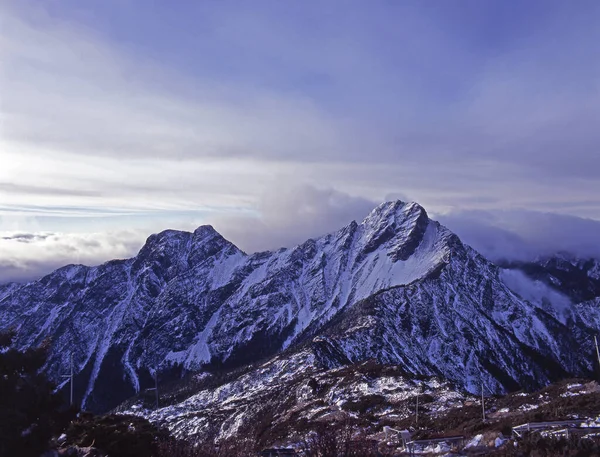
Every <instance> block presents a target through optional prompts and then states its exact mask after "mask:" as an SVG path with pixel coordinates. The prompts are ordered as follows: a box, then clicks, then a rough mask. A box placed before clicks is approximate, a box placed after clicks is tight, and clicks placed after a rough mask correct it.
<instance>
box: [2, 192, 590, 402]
mask: <svg viewBox="0 0 600 457" xmlns="http://www.w3.org/2000/svg"><path fill="white" fill-rule="evenodd" d="M499 273H500V270H499V268H497V267H496V266H495V265H493V264H491V263H490V262H488V261H487V260H486V259H485V258H483V257H482V256H481V255H479V254H478V253H477V252H475V251H474V250H473V249H471V248H470V247H468V246H466V245H464V244H463V243H462V242H461V241H460V239H459V238H458V237H457V236H456V235H455V234H453V233H452V232H450V231H449V230H448V229H446V228H445V227H443V226H442V225H440V224H439V223H437V222H435V221H432V220H431V219H429V217H428V215H427V213H426V211H425V209H423V208H422V207H421V206H420V205H418V204H416V203H404V202H400V201H395V202H388V203H383V204H381V205H379V206H378V207H377V208H375V209H374V210H373V211H372V212H371V213H370V214H369V215H368V216H367V217H366V218H365V219H364V220H363V221H362V222H361V223H356V222H352V223H350V224H349V225H347V226H346V227H343V228H342V229H340V230H338V231H337V232H334V233H331V234H328V235H325V236H322V237H320V238H317V239H309V240H307V241H306V242H304V243H303V244H301V245H298V246H296V247H294V248H291V249H281V250H278V251H275V252H261V253H256V254H252V255H247V254H245V253H244V252H242V251H241V250H239V249H238V248H237V247H236V246H235V245H233V244H232V243H230V242H229V241H227V240H225V239H224V238H223V237H222V236H221V235H220V234H219V233H217V232H216V231H215V230H214V229H213V228H212V227H211V226H202V227H199V228H198V229H197V230H196V231H195V232H194V233H188V232H180V231H174V230H167V231H164V232H161V233H159V234H157V235H152V236H150V237H149V238H148V240H147V242H146V244H145V245H144V246H143V247H142V249H141V250H140V252H139V253H138V255H137V256H136V257H134V258H132V259H127V260H114V261H110V262H107V263H105V264H103V265H100V266H97V267H85V266H80V265H78V266H75V265H71V266H66V267H63V268H61V269H58V270H56V271H55V272H53V273H51V274H50V275H48V276H46V277H44V278H42V279H40V280H39V281H34V282H31V283H29V284H26V285H22V286H11V288H9V289H6V290H4V291H3V292H2V293H1V294H0V311H1V316H0V328H1V329H8V328H16V329H17V332H18V333H17V342H16V344H17V346H18V347H21V348H26V347H31V346H35V345H38V344H40V343H41V342H42V341H44V340H45V339H46V338H51V340H52V347H51V353H50V357H49V359H48V363H47V366H46V367H45V369H46V371H47V372H48V373H49V374H50V376H52V377H54V378H55V379H57V380H58V379H60V375H61V374H63V373H64V372H65V370H66V369H67V366H68V361H69V358H70V354H71V353H72V354H73V360H74V365H75V372H76V373H77V377H76V380H75V386H76V396H77V398H78V399H79V400H80V401H81V403H82V405H83V406H84V407H85V408H87V409H91V410H96V411H105V410H107V409H109V408H112V407H114V406H116V405H117V404H119V403H120V402H121V401H123V400H124V399H126V398H128V397H129V396H131V395H133V394H135V393H136V392H139V391H140V390H141V389H144V388H145V387H149V386H150V385H152V378H151V376H152V373H154V371H155V370H159V371H162V372H173V371H181V370H186V371H201V370H205V369H211V370H218V369H223V368H234V367H238V366H242V365H246V364H249V363H253V362H256V361H259V360H264V359H267V358H269V357H273V356H276V355H278V354H282V351H285V354H294V353H298V351H304V352H303V354H306V351H309V352H310V354H311V356H310V357H308V358H306V360H311V362H310V363H315V364H319V365H320V366H325V367H335V366H340V365H344V364H348V363H353V362H359V361H363V360H367V359H377V360H378V361H379V362H381V363H393V364H400V365H402V366H403V367H404V368H405V370H406V372H407V373H410V374H413V375H438V376H441V377H443V378H445V379H448V380H449V381H451V382H453V383H455V384H456V385H458V386H460V387H462V388H464V389H466V390H469V391H471V392H476V391H478V389H480V388H481V382H483V383H484V384H485V386H486V388H487V389H488V390H489V391H490V392H502V391H506V390H511V389H517V388H520V387H537V386H540V385H543V384H545V383H548V382H550V381H551V380H553V379H557V378H560V377H562V376H567V375H583V374H587V373H589V372H590V371H592V369H593V365H592V357H591V353H590V354H588V353H586V351H588V345H587V342H588V341H589V338H591V335H592V333H593V332H596V331H597V330H598V323H600V313H599V311H598V307H597V306H596V304H595V303H593V302H586V303H582V304H576V305H573V307H572V308H570V309H568V310H567V311H566V312H565V310H562V311H561V312H560V313H559V312H558V311H557V310H555V309H554V308H552V306H550V305H548V304H547V303H531V302H529V301H527V300H525V299H523V298H521V297H519V296H518V295H516V294H515V293H514V292H512V291H511V290H510V289H509V288H508V287H507V286H506V285H505V284H504V283H503V282H502V279H501V276H500V274H499ZM565 313H566V314H565ZM290 357H292V355H290ZM303 360H304V359H303Z"/></svg>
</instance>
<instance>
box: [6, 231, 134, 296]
mask: <svg viewBox="0 0 600 457" xmlns="http://www.w3.org/2000/svg"><path fill="white" fill-rule="evenodd" d="M0 235H1V236H0V284H3V283H7V282H13V281H14V282H25V281H30V280H34V279H38V278H40V277H42V276H44V275H46V274H48V273H50V272H52V271H53V270H55V269H57V268H59V267H62V266H64V265H67V264H71V263H76V264H84V265H88V266H92V265H99V264H101V263H103V262H105V261H108V260H112V259H117V258H128V257H132V256H133V255H135V254H136V253H137V251H138V250H139V248H140V247H141V246H142V244H143V242H144V239H145V235H144V233H143V232H140V231H119V232H102V233H79V234H76V233H69V234H65V233H7V232H4V233H2V234H0Z"/></svg>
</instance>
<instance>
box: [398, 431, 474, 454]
mask: <svg viewBox="0 0 600 457" xmlns="http://www.w3.org/2000/svg"><path fill="white" fill-rule="evenodd" d="M437 444H439V445H441V444H446V445H448V447H449V448H450V449H451V450H454V451H458V450H460V449H462V448H463V447H464V444H465V437H464V436H463V435H455V436H441V437H439V438H431V439H424V440H414V441H409V442H408V443H406V447H405V449H406V450H407V451H408V453H409V454H410V455H411V456H412V455H415V451H416V449H415V448H417V447H420V448H426V447H428V446H434V445H437Z"/></svg>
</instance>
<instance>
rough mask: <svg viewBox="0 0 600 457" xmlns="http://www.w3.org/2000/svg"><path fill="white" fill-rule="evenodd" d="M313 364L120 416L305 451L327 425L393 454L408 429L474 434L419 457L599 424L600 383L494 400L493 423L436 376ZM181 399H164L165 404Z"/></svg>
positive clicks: (189, 433)
mask: <svg viewBox="0 0 600 457" xmlns="http://www.w3.org/2000/svg"><path fill="white" fill-rule="evenodd" d="M307 357H311V353H310V352H309V351H306V352H300V353H298V354H295V355H294V356H293V357H289V358H281V359H275V360H272V361H270V362H268V363H266V364H264V365H262V366H259V367H258V368H256V369H254V370H251V371H249V372H248V373H246V374H242V375H241V376H239V377H237V379H235V380H233V381H230V382H225V383H223V384H222V385H219V386H217V387H215V386H214V385H211V386H210V387H207V388H202V385H203V383H206V384H205V385H207V386H208V385H210V384H209V383H207V381H208V379H207V378H210V376H209V375H204V376H203V377H200V379H196V380H195V382H197V383H198V384H197V386H198V388H199V391H198V392H197V393H195V394H193V395H191V396H189V397H188V398H187V399H185V400H184V401H178V402H175V403H174V404H173V405H171V406H165V407H162V408H159V409H158V410H155V409H149V401H150V400H149V398H146V399H144V397H143V396H141V397H138V399H137V400H135V401H132V402H130V403H128V404H127V405H124V406H123V407H122V408H121V411H122V412H127V413H130V414H135V415H140V416H144V417H146V418H148V419H149V420H151V421H152V422H154V423H156V424H159V425H161V426H166V427H167V428H169V429H170V431H171V432H172V433H173V434H175V435H176V436H178V437H181V438H186V439H191V440H196V441H199V442H206V441H213V440H214V441H216V442H223V441H227V440H230V439H238V438H239V437H259V438H258V439H259V440H261V445H262V446H264V447H270V446H285V447H287V446H290V447H299V446H300V445H301V443H302V441H303V440H305V438H306V436H307V435H310V433H314V430H318V429H319V426H320V425H322V424H327V425H329V426H332V427H333V426H335V424H337V425H339V424H352V427H353V430H354V432H353V433H354V434H355V435H357V436H360V438H361V439H366V440H370V441H372V442H374V443H377V445H378V446H383V447H385V448H387V449H388V450H389V451H394V452H401V451H402V449H403V448H404V446H403V443H402V438H401V435H400V434H398V433H396V432H397V431H400V430H408V431H409V432H410V436H411V439H412V440H423V439H430V438H437V437H442V436H452V435H463V436H464V437H465V438H464V440H463V441H462V442H461V443H460V444H459V445H457V446H454V445H453V444H452V443H446V442H438V443H433V444H428V443H424V444H418V443H416V444H414V445H413V446H412V450H413V452H414V453H446V452H450V451H451V450H453V449H454V450H458V448H460V450H462V451H465V452H466V451H468V450H469V449H472V450H475V449H481V448H482V447H486V448H488V449H494V448H496V447H503V446H509V445H510V446H512V445H513V443H512V441H511V440H510V439H511V428H512V427H513V426H517V425H519V424H522V423H527V422H537V421H542V420H543V421H552V420H566V419H586V422H584V423H583V424H581V426H582V427H596V426H600V422H599V419H598V414H599V412H600V388H599V386H598V385H597V384H596V383H595V382H589V381H585V380H573V381H565V382H562V383H558V384H553V385H551V386H549V387H547V388H545V389H542V390H540V391H537V392H534V393H525V392H517V393H513V394H509V395H506V396H488V395H486V398H485V414H486V421H485V422H484V421H483V418H482V414H483V412H482V406H481V397H480V396H477V395H469V394H465V393H463V392H460V391H458V390H456V389H454V388H453V387H452V386H451V385H450V384H448V383H445V382H440V381H439V380H437V379H436V378H429V379H414V378H411V377H409V376H407V375H406V374H405V373H403V372H402V370H401V369H400V367H398V366H382V365H378V364H375V363H373V362H365V363H362V364H358V365H354V366H348V367H343V368H336V369H330V370H318V369H314V368H307V367H311V366H313V365H312V364H311V363H309V362H310V361H308V360H305V358H307ZM177 395H178V392H172V393H170V394H165V396H164V398H162V399H161V401H163V402H168V401H173V399H175V398H178V396H177ZM169 399H171V400H169ZM417 402H418V419H417ZM417 420H418V423H417Z"/></svg>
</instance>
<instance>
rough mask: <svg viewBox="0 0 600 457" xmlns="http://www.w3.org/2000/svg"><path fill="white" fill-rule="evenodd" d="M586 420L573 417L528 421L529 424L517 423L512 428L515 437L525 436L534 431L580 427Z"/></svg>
mask: <svg viewBox="0 0 600 457" xmlns="http://www.w3.org/2000/svg"><path fill="white" fill-rule="evenodd" d="M584 422H585V421H584V420H581V419H573V420H568V421H551V422H528V423H527V424H521V425H517V426H516V427H513V428H512V434H513V436H514V437H515V438H523V437H524V436H525V435H526V434H528V433H532V432H546V431H550V430H564V429H573V428H578V426H579V425H581V424H583V423H584Z"/></svg>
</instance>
